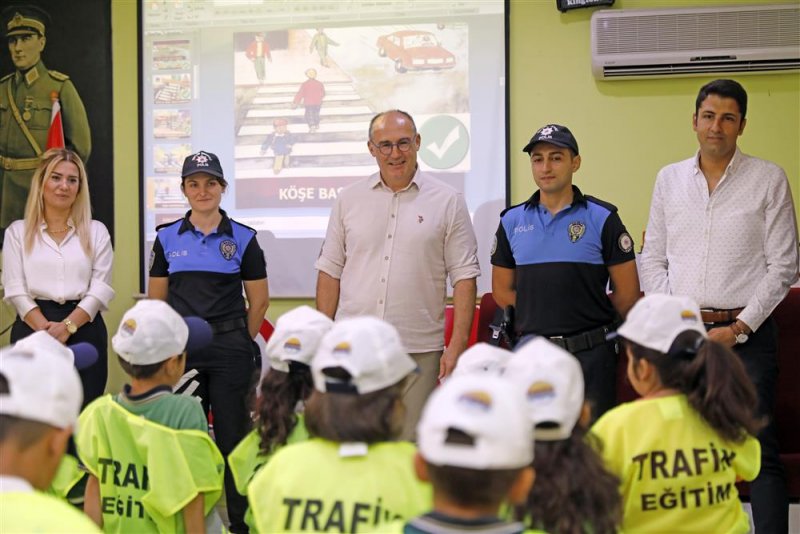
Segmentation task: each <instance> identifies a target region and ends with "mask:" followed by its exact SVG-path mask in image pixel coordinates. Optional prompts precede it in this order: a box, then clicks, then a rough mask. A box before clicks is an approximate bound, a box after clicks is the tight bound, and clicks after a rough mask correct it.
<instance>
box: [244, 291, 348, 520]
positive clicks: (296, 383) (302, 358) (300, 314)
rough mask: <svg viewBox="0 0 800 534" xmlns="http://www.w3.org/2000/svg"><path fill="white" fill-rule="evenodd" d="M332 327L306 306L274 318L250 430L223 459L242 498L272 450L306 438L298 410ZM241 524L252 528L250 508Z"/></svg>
mask: <svg viewBox="0 0 800 534" xmlns="http://www.w3.org/2000/svg"><path fill="white" fill-rule="evenodd" d="M332 326H333V321H331V320H330V318H329V317H328V316H327V315H325V314H324V313H320V312H318V311H317V310H315V309H313V308H310V307H309V306H300V307H298V308H295V309H293V310H291V311H289V312H286V313H285V314H283V315H281V317H280V318H279V319H278V322H277V324H276V325H275V331H274V332H273V333H272V336H270V338H269V340H268V341H267V346H266V349H265V351H264V352H265V354H266V357H267V359H268V360H269V365H270V370H269V372H268V373H267V374H266V376H265V377H264V380H262V382H261V385H260V387H259V389H260V395H259V396H258V399H257V401H256V414H257V417H258V419H257V420H256V422H255V429H254V430H253V431H252V432H250V434H248V435H247V436H246V437H245V438H244V439H243V440H242V441H241V442H240V443H239V444H238V445H237V446H236V448H235V449H233V451H232V452H231V453H230V455H228V465H229V466H230V469H231V473H232V474H233V480H234V482H235V483H236V489H237V491H239V493H241V494H242V495H247V485H248V484H249V483H250V480H251V479H252V478H253V475H255V474H256V472H257V471H258V470H259V469H260V468H261V467H262V466H263V465H264V464H266V463H267V461H268V460H269V459H270V457H271V456H272V455H273V453H275V451H277V450H278V449H279V448H281V447H283V446H284V445H288V444H291V443H298V442H301V441H305V440H307V439H308V431H307V430H306V425H305V421H304V419H303V411H304V410H305V401H306V399H308V397H309V395H311V391H312V390H313V389H314V383H313V382H312V380H311V367H310V365H311V359H312V358H313V356H314V353H315V352H316V350H317V347H318V346H319V342H320V340H321V339H322V336H323V335H325V333H326V332H327V331H328V330H330V329H331V327H332ZM245 523H247V525H248V526H249V527H250V528H251V529H254V528H255V525H254V523H253V513H252V511H251V510H250V508H249V507H248V509H247V511H246V512H245Z"/></svg>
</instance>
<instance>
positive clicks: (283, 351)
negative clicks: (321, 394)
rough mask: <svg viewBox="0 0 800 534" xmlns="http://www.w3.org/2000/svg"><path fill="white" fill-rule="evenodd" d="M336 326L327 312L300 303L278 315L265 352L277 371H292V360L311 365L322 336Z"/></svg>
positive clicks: (271, 365) (270, 363)
mask: <svg viewBox="0 0 800 534" xmlns="http://www.w3.org/2000/svg"><path fill="white" fill-rule="evenodd" d="M332 326H333V321H332V320H331V319H330V317H328V316H327V315H325V314H324V313H321V312H318V311H317V310H315V309H313V308H311V307H309V306H300V307H298V308H295V309H293V310H291V311H288V312H286V313H284V314H283V315H281V316H280V317H279V318H278V322H277V323H276V325H275V331H274V332H272V335H271V336H270V338H269V341H267V346H266V349H265V350H264V352H265V353H266V355H267V358H268V359H269V365H270V367H272V368H273V369H275V370H276V371H282V372H284V373H288V372H289V362H299V363H302V364H305V365H308V366H310V365H311V360H312V358H313V357H314V354H315V353H316V351H317V347H319V343H320V341H321V340H322V336H324V335H325V333H326V332H328V330H330V329H331V327H332Z"/></svg>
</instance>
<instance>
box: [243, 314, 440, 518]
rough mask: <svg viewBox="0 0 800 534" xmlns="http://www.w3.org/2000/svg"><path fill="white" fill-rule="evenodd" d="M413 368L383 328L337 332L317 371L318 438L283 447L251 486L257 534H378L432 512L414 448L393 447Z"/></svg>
mask: <svg viewBox="0 0 800 534" xmlns="http://www.w3.org/2000/svg"><path fill="white" fill-rule="evenodd" d="M416 367H417V366H416V363H415V362H414V360H413V359H412V358H411V357H410V356H409V355H408V353H407V352H406V350H405V348H404V347H403V344H402V343H401V342H400V336H399V334H398V333H397V330H396V329H395V328H394V327H393V326H391V325H390V324H388V323H386V322H385V321H382V320H380V319H377V318H374V317H358V318H352V319H344V320H342V321H338V322H336V323H335V324H334V325H333V328H331V330H330V331H329V332H328V333H327V334H325V336H324V337H323V338H322V341H321V342H320V346H319V349H318V350H317V354H316V355H315V356H314V358H313V360H312V362H311V374H312V376H313V379H314V388H315V391H314V392H313V393H312V394H311V397H310V398H309V399H308V402H307V403H306V410H305V422H306V427H307V428H308V432H309V434H310V435H311V436H312V438H311V439H309V440H307V441H304V442H302V443H295V444H292V445H287V446H286V447H283V448H281V449H280V450H279V451H278V452H276V453H275V454H274V456H273V457H272V458H271V459H270V461H269V463H267V465H265V466H264V467H263V468H262V469H260V470H259V471H258V472H257V473H256V475H255V476H254V477H253V480H252V482H251V483H250V486H249V487H248V500H249V502H250V509H251V510H252V511H253V516H254V520H255V525H256V528H257V530H258V531H259V532H264V533H266V532H270V533H273V532H303V531H305V532H320V531H328V532H374V531H375V530H376V527H377V526H378V525H381V524H383V523H387V522H390V521H392V520H395V519H403V518H410V517H413V516H414V515H417V514H419V513H422V512H424V511H425V510H427V509H429V508H430V506H431V494H430V487H429V486H428V485H427V484H423V483H422V482H420V481H418V480H417V479H416V477H415V476H414V471H413V457H414V452H415V450H416V449H415V447H414V446H413V445H412V444H411V443H407V442H398V441H395V440H396V439H397V437H398V436H399V434H400V431H401V429H402V425H403V418H404V415H405V414H404V411H405V410H404V406H403V402H402V394H403V391H404V387H405V385H406V378H407V377H408V376H409V375H410V374H411V373H412V372H413V371H414V370H415V369H416Z"/></svg>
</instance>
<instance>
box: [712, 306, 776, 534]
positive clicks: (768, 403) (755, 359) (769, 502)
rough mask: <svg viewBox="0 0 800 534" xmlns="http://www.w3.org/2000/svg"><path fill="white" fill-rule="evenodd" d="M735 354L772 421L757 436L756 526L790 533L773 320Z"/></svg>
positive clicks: (753, 494) (764, 413) (762, 411)
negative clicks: (777, 406) (777, 418)
mask: <svg viewBox="0 0 800 534" xmlns="http://www.w3.org/2000/svg"><path fill="white" fill-rule="evenodd" d="M713 326H720V325H713ZM734 351H735V352H736V353H737V354H738V355H739V357H740V358H741V359H742V363H743V364H744V367H745V369H746V371H747V375H748V376H749V377H750V379H751V380H752V381H753V384H754V385H755V387H756V393H757V394H758V414H759V415H760V416H762V417H765V418H767V421H768V423H767V426H766V427H764V428H763V429H762V430H761V432H759V434H758V436H756V437H757V438H758V441H759V442H760V443H761V472H760V473H759V474H758V477H756V479H755V480H754V481H753V482H751V483H750V504H751V506H752V507H753V523H754V524H755V528H756V532H757V533H759V534H760V533H768V534H773V533H776V534H780V533H784V532H788V531H789V495H788V490H787V489H786V471H785V469H784V467H783V463H782V462H781V459H780V455H779V447H778V430H777V427H776V425H775V416H774V414H775V397H776V391H775V390H776V387H777V383H778V326H777V325H776V324H775V321H774V320H773V319H772V318H771V317H770V318H769V319H767V320H766V321H764V323H763V324H762V325H761V327H760V328H759V329H758V330H757V331H756V332H754V333H753V334H752V335H751V336H750V338H749V339H748V340H747V343H744V344H742V345H736V346H735V347H734Z"/></svg>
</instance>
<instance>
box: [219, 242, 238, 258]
mask: <svg viewBox="0 0 800 534" xmlns="http://www.w3.org/2000/svg"><path fill="white" fill-rule="evenodd" d="M219 251H220V253H221V254H222V257H223V258H225V259H226V260H230V259H231V258H232V257H233V255H234V254H236V243H234V242H233V241H231V240H230V239H224V240H223V241H222V242H221V243H220V244H219Z"/></svg>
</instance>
